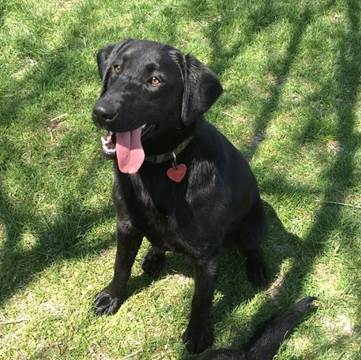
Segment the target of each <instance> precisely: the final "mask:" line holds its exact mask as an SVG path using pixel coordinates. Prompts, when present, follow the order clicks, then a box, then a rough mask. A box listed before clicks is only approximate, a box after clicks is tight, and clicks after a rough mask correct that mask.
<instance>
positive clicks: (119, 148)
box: [101, 124, 155, 174]
mask: <svg viewBox="0 0 361 360" xmlns="http://www.w3.org/2000/svg"><path fill="white" fill-rule="evenodd" d="M154 129H155V124H144V125H143V126H141V127H139V128H137V129H134V130H131V131H125V132H112V131H108V132H107V134H106V135H105V136H104V137H101V143H102V150H103V153H104V155H105V156H106V157H107V158H110V159H114V158H115V156H116V158H117V163H118V168H119V170H120V171H121V172H123V173H126V174H135V173H136V172H137V171H138V170H139V169H140V167H141V166H142V164H143V161H144V159H145V154H144V150H143V146H142V141H143V140H144V139H145V138H147V137H148V136H149V134H150V133H151V132H153V130H154Z"/></svg>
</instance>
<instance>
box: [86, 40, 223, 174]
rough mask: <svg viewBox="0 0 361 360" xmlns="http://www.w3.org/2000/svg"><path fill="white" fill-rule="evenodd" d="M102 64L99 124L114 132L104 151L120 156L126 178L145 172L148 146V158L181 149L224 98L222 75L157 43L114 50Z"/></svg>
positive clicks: (107, 50) (101, 56) (104, 54)
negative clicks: (189, 133) (183, 140)
mask: <svg viewBox="0 0 361 360" xmlns="http://www.w3.org/2000/svg"><path fill="white" fill-rule="evenodd" d="M97 61H98V69H99V75H100V77H101V80H102V82H103V86H102V91H101V95H100V98H99V99H98V101H97V102H96V104H95V106H94V109H93V120H94V122H95V124H96V125H98V126H100V127H103V128H105V129H107V130H108V131H109V133H108V136H107V138H106V139H103V150H104V152H106V153H108V154H109V155H110V156H111V155H113V154H114V155H115V152H116V154H117V158H118V165H119V169H120V171H122V172H125V173H135V172H137V171H138V170H139V168H140V166H141V165H142V163H143V161H144V157H145V154H144V150H143V146H144V149H145V152H147V153H148V151H147V150H149V152H151V153H157V151H160V152H162V149H164V148H166V147H167V146H171V148H174V147H175V146H177V141H178V140H179V139H181V134H182V132H183V133H186V132H187V131H186V130H187V128H190V127H191V125H192V124H194V123H195V122H197V121H198V120H200V119H202V115H203V113H205V112H206V111H207V110H208V109H209V108H210V107H211V105H212V104H213V103H214V102H215V101H216V99H217V98H218V97H219V95H220V94H221V93H222V87H221V84H220V82H219V80H218V78H217V76H216V75H215V74H214V73H213V72H211V71H210V70H209V69H208V68H207V67H206V66H205V65H203V64H202V63H201V62H199V61H198V60H197V59H195V58H194V57H192V56H190V55H183V54H182V53H181V52H180V51H179V50H177V49H175V48H173V47H171V46H168V45H164V44H160V43H157V42H152V41H141V40H126V41H123V42H121V43H117V44H112V45H108V46H106V47H104V48H102V49H101V50H100V51H99V52H98V55H97ZM172 142H173V146H172ZM113 144H114V146H113ZM115 144H116V145H115ZM163 151H164V150H163ZM114 155H113V156H114Z"/></svg>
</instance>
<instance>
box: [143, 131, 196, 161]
mask: <svg viewBox="0 0 361 360" xmlns="http://www.w3.org/2000/svg"><path fill="white" fill-rule="evenodd" d="M192 139H193V136H190V137H188V138H186V139H185V140H183V141H182V142H181V143H180V144H179V145H178V146H177V147H176V148H175V149H174V150H172V151H169V152H167V153H164V154H159V155H150V156H146V158H145V160H146V161H150V162H152V163H156V164H160V163H162V162H166V161H169V160H174V159H175V157H176V156H177V155H178V154H180V153H181V152H182V151H183V150H184V149H185V148H186V147H187V146H188V145H189V143H190V142H191V141H192Z"/></svg>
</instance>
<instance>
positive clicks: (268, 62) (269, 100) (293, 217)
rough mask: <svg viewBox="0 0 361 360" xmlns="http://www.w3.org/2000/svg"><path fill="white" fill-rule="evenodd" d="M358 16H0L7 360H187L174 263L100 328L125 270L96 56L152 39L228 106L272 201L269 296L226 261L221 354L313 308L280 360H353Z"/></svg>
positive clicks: (234, 133) (187, 5)
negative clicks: (177, 53)
mask: <svg viewBox="0 0 361 360" xmlns="http://www.w3.org/2000/svg"><path fill="white" fill-rule="evenodd" d="M360 16H361V7H360V5H359V2H358V1H357V0H353V1H352V0H339V1H326V0H325V1H317V2H307V1H302V2H289V1H277V2H274V3H272V2H269V1H261V0H259V1H254V2H242V1H241V2H240V1H216V0H214V1H195V0H190V1H185V0H184V1H173V0H168V1H151V2H150V1H146V0H133V1H131V0H129V1H128V0H127V1H113V0H107V1H55V0H54V1H47V2H45V1H42V0H41V1H30V0H22V1H12V2H7V3H4V4H2V5H1V4H0V47H1V52H0V129H1V130H0V131H1V136H0V249H1V250H0V251H1V252H0V303H1V310H0V349H1V351H0V359H7V360H8V359H98V360H99V359H103V360H104V359H123V358H131V359H178V358H186V357H187V354H186V352H185V350H184V346H183V344H182V343H181V340H180V337H181V334H182V331H183V330H184V328H185V326H186V324H187V317H188V313H189V308H190V303H191V297H192V291H193V280H192V278H191V277H190V276H189V275H190V271H189V270H188V269H189V264H188V263H187V262H186V260H185V259H182V258H181V257H179V256H177V255H172V254H169V256H168V265H167V270H166V271H165V273H164V274H163V275H162V276H161V277H160V278H159V279H151V278H149V277H147V276H144V275H142V271H141V267H140V261H141V258H142V256H143V255H144V254H145V252H146V250H147V248H148V244H147V243H146V242H145V243H144V244H143V246H142V248H141V251H140V254H139V256H138V257H137V260H136V264H135V266H134V269H133V273H132V278H131V280H130V283H129V288H130V293H132V295H131V296H130V297H129V298H128V299H127V301H126V302H125V303H124V305H123V306H122V307H121V309H120V310H119V312H118V313H117V314H116V315H115V316H113V317H106V318H97V317H95V316H94V315H93V314H92V312H91V304H92V300H93V297H94V295H95V294H96V293H97V291H99V290H100V289H101V288H102V287H103V286H104V285H105V284H106V283H107V282H108V281H109V280H110V278H111V276H112V268H113V260H114V253H115V248H114V240H113V228H114V224H115V220H114V214H113V210H112V207H111V200H110V198H111V196H110V195H111V182H112V165H111V163H109V162H106V161H105V160H104V159H103V158H102V156H101V154H100V151H99V137H100V133H99V132H98V131H97V130H96V129H95V128H94V126H93V124H92V122H91V119H90V111H91V108H92V105H93V103H94V101H95V99H96V98H97V96H98V94H99V90H100V81H99V79H98V74H97V68H96V61H95V54H96V52H97V49H98V48H100V47H101V46H103V45H104V44H107V43H111V42H114V41H117V40H120V39H124V38H128V37H132V38H146V39H153V40H158V41H161V42H166V43H169V44H171V45H173V46H175V47H178V48H180V49H181V50H183V51H184V52H191V53H192V54H193V55H195V56H196V57H198V58H199V59H200V60H202V61H204V62H206V63H207V64H209V66H210V67H211V68H212V69H213V70H214V71H215V72H217V74H218V75H219V77H220V79H221V81H222V83H223V85H224V88H225V92H224V94H223V95H222V97H221V98H220V99H219V101H218V102H217V104H216V105H215V106H214V107H213V108H212V109H211V111H210V112H209V114H208V115H207V117H208V119H209V121H211V122H212V123H214V124H215V125H216V126H217V127H218V128H219V129H220V130H221V131H222V132H223V133H224V134H225V135H226V136H227V137H228V138H229V139H230V140H231V141H232V142H233V143H234V144H235V145H236V146H237V147H238V148H239V149H241V150H242V151H243V152H244V153H245V155H246V156H247V157H248V158H249V159H250V161H251V165H252V168H253V169H254V172H255V174H256V177H257V179H258V181H259V184H260V188H261V193H262V197H263V199H264V200H265V201H266V202H267V203H268V205H267V213H268V218H269V222H270V233H269V236H268V239H267V241H266V242H265V243H264V252H265V258H266V260H267V263H268V264H269V271H270V276H271V284H270V287H269V288H268V289H265V290H264V291H259V290H257V289H255V288H253V287H252V286H251V285H250V284H249V283H248V281H247V280H246V276H245V273H244V264H243V259H242V258H239V257H237V256H234V255H232V254H227V255H226V256H225V258H224V259H223V262H222V265H221V272H220V276H219V281H218V286H217V290H216V294H215V300H214V304H215V305H214V311H213V318H214V323H215V335H216V343H215V347H221V346H222V347H225V346H232V347H239V346H240V345H241V344H243V343H245V342H246V341H247V339H248V338H249V337H250V336H251V335H252V333H253V332H254V330H255V328H257V326H258V325H259V324H260V323H262V322H263V321H264V320H265V319H268V318H269V316H270V315H271V314H272V313H273V312H274V311H275V310H277V309H279V308H281V309H282V308H284V307H286V306H287V305H288V304H290V303H293V302H294V301H295V300H297V299H298V298H300V297H302V296H305V295H314V296H317V297H318V298H319V309H318V311H317V312H316V313H314V314H312V315H311V316H310V317H309V318H308V319H307V320H306V321H305V322H304V323H303V324H301V325H300V326H299V327H298V328H297V330H296V332H295V333H294V334H293V336H292V337H291V338H290V340H289V341H287V342H285V343H284V345H283V346H282V348H281V350H280V352H279V354H278V355H277V359H283V360H286V359H327V360H328V359H341V358H342V359H359V358H360V356H361V354H360V350H359V348H360V346H359V344H360V340H361V336H360V320H361V317H360V302H361V297H360V290H359V289H360V287H361V280H360V276H359V269H360V268H361V255H360V254H361V252H360V250H361V241H360V239H361V227H360V212H361V209H360V206H361V185H360V184H361V183H360V178H361V150H360V144H361V136H360V134H361V120H360V115H361V105H360V104H361V103H360V95H359V94H360V92H359V85H360V75H361V68H360V64H361V29H360Z"/></svg>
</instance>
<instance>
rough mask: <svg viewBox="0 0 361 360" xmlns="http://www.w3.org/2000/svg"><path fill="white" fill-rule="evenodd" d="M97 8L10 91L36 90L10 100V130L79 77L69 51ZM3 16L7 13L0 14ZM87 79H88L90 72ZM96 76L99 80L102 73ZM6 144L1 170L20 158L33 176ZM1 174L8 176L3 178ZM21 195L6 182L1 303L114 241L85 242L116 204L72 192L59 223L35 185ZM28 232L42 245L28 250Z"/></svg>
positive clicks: (1, 207) (0, 207)
mask: <svg viewBox="0 0 361 360" xmlns="http://www.w3.org/2000/svg"><path fill="white" fill-rule="evenodd" d="M92 8H93V7H92V5H91V4H90V3H86V4H85V5H82V6H81V7H80V8H79V9H78V13H79V17H78V18H77V22H76V23H75V24H74V23H72V24H71V25H70V27H69V28H68V29H65V30H64V34H65V35H64V38H63V40H62V43H61V44H60V45H59V47H58V48H56V49H55V50H54V51H53V52H52V53H51V54H49V56H48V57H47V59H48V60H44V61H42V65H39V66H40V68H39V69H37V70H36V71H34V72H32V73H30V74H27V75H25V77H24V78H23V79H21V80H18V81H16V80H14V83H13V84H12V86H10V87H14V89H16V90H18V89H22V88H24V87H26V84H27V83H28V82H31V83H33V84H35V86H34V87H33V88H32V90H31V91H29V92H28V93H26V94H25V95H24V96H23V95H22V94H21V91H20V92H19V91H18V92H17V93H14V94H13V96H9V97H6V98H5V97H4V99H3V100H2V104H1V105H2V111H1V117H0V122H1V124H2V125H5V126H6V125H8V124H10V123H11V122H13V121H16V120H17V118H20V116H19V113H20V111H21V110H22V109H23V108H25V107H30V106H32V105H33V104H35V103H37V102H38V101H39V97H41V96H42V94H43V93H44V92H46V91H50V90H56V89H61V88H62V87H63V86H66V85H67V83H68V82H69V81H70V80H72V79H73V71H72V68H73V67H74V66H76V64H74V59H71V58H70V57H69V52H68V50H69V49H70V48H74V49H77V48H78V45H79V41H81V40H80V39H79V33H78V28H79V26H80V24H86V23H87V21H88V16H89V14H90V12H91V11H92ZM1 10H2V9H0V11H1ZM1 14H2V12H0V15H1ZM94 69H95V67H94ZM89 71H91V70H89ZM92 74H93V72H92ZM81 75H82V76H84V73H82V74H81ZM93 75H94V76H95V75H96V72H94V74H93ZM42 111H43V112H45V113H46V112H47V109H46V108H43V109H42ZM49 117H50V115H49ZM89 121H90V116H89ZM5 140H6V139H5ZM5 140H4V141H5ZM5 145H6V149H7V152H8V154H9V156H8V158H6V157H5V159H1V160H5V161H3V163H2V164H1V166H0V170H1V171H3V170H6V168H7V165H8V164H9V163H10V162H11V161H12V159H16V161H17V163H18V164H19V166H20V167H21V169H22V173H23V174H26V176H28V177H29V179H30V178H32V177H33V176H34V172H35V171H36V170H35V169H33V168H31V167H30V166H29V165H27V164H25V163H23V162H22V161H21V156H20V155H19V156H17V155H16V154H17V150H16V148H15V147H14V146H12V144H10V142H9V141H7V142H6V144H5ZM4 148H5V147H4ZM10 155H11V156H10ZM97 166H99V159H94V160H93V162H92V163H90V164H87V166H86V168H87V171H86V172H85V174H84V175H83V176H82V177H80V178H78V179H77V180H76V181H77V185H78V190H79V193H80V194H82V193H84V191H86V189H87V187H89V186H90V183H91V182H92V179H93V177H92V176H91V174H92V173H94V172H95V169H96V167H97ZM0 175H2V176H3V174H0ZM40 175H41V174H40ZM39 178H41V176H40V177H39ZM0 181H1V178H0ZM21 192H22V193H21V194H19V198H20V199H24V198H25V199H26V200H21V201H17V202H15V201H14V200H10V199H9V197H8V196H7V195H6V191H5V189H4V188H3V185H2V183H1V182H0V222H1V223H2V225H3V227H4V233H5V235H6V239H5V241H4V244H3V245H2V250H1V263H0V305H1V304H2V303H4V302H5V301H6V300H7V299H8V298H9V297H11V296H12V295H14V294H15V293H16V291H17V290H18V289H20V288H22V287H23V286H25V285H26V284H28V283H29V282H30V281H31V280H32V279H33V278H34V275H35V274H37V273H39V272H40V271H42V270H44V269H46V268H47V267H48V266H50V265H51V264H52V263H55V262H56V261H59V260H62V259H66V258H77V257H81V256H85V255H86V254H89V253H90V254H92V253H98V252H100V251H101V250H102V249H105V248H108V247H109V246H110V245H112V244H113V243H114V240H113V238H112V237H111V238H108V239H103V240H101V241H99V242H97V243H94V244H91V245H89V244H86V245H85V244H82V242H81V239H82V236H83V235H84V234H85V233H87V232H88V231H89V230H90V229H91V228H92V227H93V226H95V225H97V224H100V223H102V222H104V221H105V220H106V219H108V218H111V217H113V216H114V212H113V210H112V208H111V206H105V207H103V208H102V209H99V210H94V211H89V210H87V209H85V208H84V207H83V206H82V201H81V199H77V198H76V197H71V192H69V197H67V198H66V199H65V200H64V201H63V204H62V205H61V206H60V208H59V209H58V213H59V215H58V216H57V217H56V218H55V219H54V220H50V219H48V218H47V215H46V214H39V213H36V212H35V211H34V209H35V208H36V206H35V200H34V199H33V196H32V194H33V189H32V188H31V183H30V182H29V183H27V184H26V185H23V187H22V189H21ZM25 231H29V232H30V233H31V234H33V235H34V237H35V238H37V243H36V244H33V245H32V246H31V247H30V249H24V248H23V244H22V237H23V236H24V232H25Z"/></svg>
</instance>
